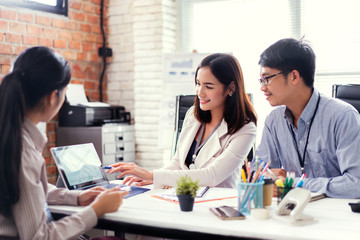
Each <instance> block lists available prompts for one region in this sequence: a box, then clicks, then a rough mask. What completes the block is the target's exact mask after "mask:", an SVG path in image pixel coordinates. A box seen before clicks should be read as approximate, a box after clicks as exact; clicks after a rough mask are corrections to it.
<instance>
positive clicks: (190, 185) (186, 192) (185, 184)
mask: <svg viewBox="0 0 360 240" xmlns="http://www.w3.org/2000/svg"><path fill="white" fill-rule="evenodd" d="M198 189H199V181H198V180H196V181H195V182H194V181H193V180H192V179H191V178H190V177H188V176H183V177H180V178H179V179H178V181H177V187H176V195H177V197H178V199H179V204H180V209H181V211H185V212H188V211H192V210H193V206H194V201H195V196H196V191H197V190H198Z"/></svg>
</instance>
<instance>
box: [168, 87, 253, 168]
mask: <svg viewBox="0 0 360 240" xmlns="http://www.w3.org/2000/svg"><path fill="white" fill-rule="evenodd" d="M248 96H249V98H250V101H251V102H252V94H251V93H248ZM194 101H195V95H177V96H176V106H175V133H174V135H175V136H174V139H173V144H172V145H173V147H172V155H174V154H175V151H176V146H177V140H178V138H179V135H180V132H181V129H182V125H183V122H184V118H185V114H186V112H187V110H188V109H189V108H190V107H191V106H192V105H193V104H194ZM253 151H254V148H251V150H250V152H249V154H248V156H247V159H248V161H251V160H252V159H253Z"/></svg>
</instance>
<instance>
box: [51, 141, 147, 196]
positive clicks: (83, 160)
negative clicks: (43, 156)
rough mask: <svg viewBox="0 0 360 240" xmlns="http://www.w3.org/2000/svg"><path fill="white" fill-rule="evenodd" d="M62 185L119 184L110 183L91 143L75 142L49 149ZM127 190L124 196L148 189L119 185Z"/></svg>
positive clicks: (67, 186)
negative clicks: (75, 143) (74, 143)
mask: <svg viewBox="0 0 360 240" xmlns="http://www.w3.org/2000/svg"><path fill="white" fill-rule="evenodd" d="M50 151H51V154H52V156H53V158H54V160H55V164H56V167H57V169H58V170H59V174H60V176H61V179H62V180H63V182H64V185H65V186H66V188H68V189H69V190H84V189H88V188H91V187H95V186H102V187H104V188H113V187H116V186H119V185H120V184H114V183H110V182H109V180H108V178H107V176H106V173H105V171H104V169H103V167H102V165H101V161H100V159H99V156H98V154H97V152H96V150H95V147H94V145H93V144H92V143H85V144H77V145H70V146H62V147H53V148H51V149H50ZM120 186H121V188H120V190H128V191H129V194H128V195H127V196H126V197H125V198H129V197H132V196H134V195H137V194H140V193H143V192H146V191H149V190H150V189H148V188H143V187H135V186H127V185H120Z"/></svg>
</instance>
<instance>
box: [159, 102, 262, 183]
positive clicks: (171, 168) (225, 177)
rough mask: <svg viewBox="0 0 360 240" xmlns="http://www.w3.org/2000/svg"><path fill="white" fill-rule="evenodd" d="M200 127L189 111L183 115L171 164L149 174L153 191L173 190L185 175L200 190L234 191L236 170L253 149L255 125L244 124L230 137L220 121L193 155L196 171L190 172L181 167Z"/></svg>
mask: <svg viewBox="0 0 360 240" xmlns="http://www.w3.org/2000/svg"><path fill="white" fill-rule="evenodd" d="M200 126H201V123H200V122H199V121H198V120H197V119H196V118H195V116H194V110H193V107H191V108H190V109H189V110H188V112H187V113H186V116H185V120H184V123H183V127H182V130H181V133H180V136H179V139H178V143H177V148H176V152H175V155H174V158H173V160H172V161H171V163H170V164H169V165H168V166H166V167H164V168H161V169H157V170H154V171H153V175H154V188H161V187H163V186H173V187H175V186H176V182H177V180H178V179H179V177H180V176H185V175H188V176H189V177H191V179H192V180H196V179H198V180H199V184H200V186H209V187H215V186H216V187H227V188H235V187H236V181H237V179H238V175H239V167H241V166H242V165H243V163H244V160H245V159H246V157H247V155H248V153H249V151H250V149H251V147H252V146H254V142H255V138H256V125H255V124H254V123H253V122H250V123H247V124H245V125H244V126H243V127H242V128H241V129H239V130H238V131H237V132H236V133H234V134H232V135H230V134H228V126H227V123H226V122H225V120H224V119H223V120H222V122H221V124H220V126H219V127H218V128H217V129H216V131H215V132H214V133H213V134H212V136H211V137H210V138H209V139H208V141H207V142H206V143H205V145H204V146H203V147H202V148H201V150H200V152H199V154H198V155H197V157H196V160H195V166H196V169H193V170H190V169H189V168H188V167H187V166H186V165H185V159H186V156H187V155H188V153H189V149H190V146H191V144H192V143H193V141H194V138H195V136H196V133H197V132H198V130H199V128H200Z"/></svg>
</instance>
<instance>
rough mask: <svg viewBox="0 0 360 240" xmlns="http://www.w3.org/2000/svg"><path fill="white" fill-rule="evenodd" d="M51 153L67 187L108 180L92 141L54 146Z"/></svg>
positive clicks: (78, 187) (100, 182)
mask: <svg viewBox="0 0 360 240" xmlns="http://www.w3.org/2000/svg"><path fill="white" fill-rule="evenodd" d="M51 153H52V155H53V157H54V159H55V164H56V166H57V168H58V170H59V173H60V175H61V178H62V179H63V181H64V183H65V185H66V187H67V188H68V189H70V190H73V189H84V188H89V187H93V186H96V185H101V184H102V183H103V184H107V183H108V182H109V181H108V179H107V177H106V174H105V172H104V171H103V169H102V166H101V162H100V159H99V156H98V155H97V152H96V150H95V147H94V145H93V144H92V143H86V144H78V145H71V146H64V147H54V148H51Z"/></svg>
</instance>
